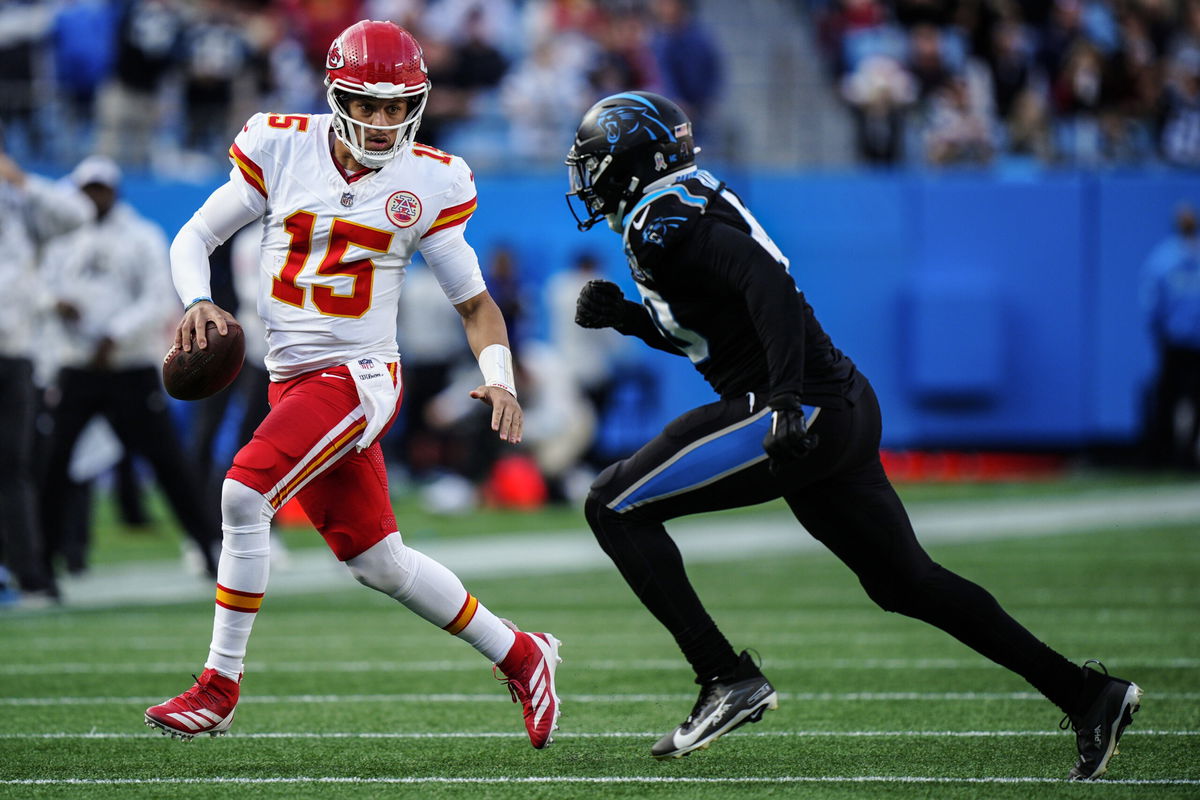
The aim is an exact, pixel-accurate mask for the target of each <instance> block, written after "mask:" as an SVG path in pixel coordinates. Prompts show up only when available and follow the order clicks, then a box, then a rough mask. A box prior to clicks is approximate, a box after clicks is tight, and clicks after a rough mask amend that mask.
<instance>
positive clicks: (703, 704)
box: [650, 650, 779, 759]
mask: <svg viewBox="0 0 1200 800" xmlns="http://www.w3.org/2000/svg"><path fill="white" fill-rule="evenodd" d="M776 708H779V695H778V694H776V692H775V687H773V686H771V682H770V681H768V680H767V679H766V678H765V677H763V674H762V672H760V671H759V669H758V667H757V666H756V665H755V664H754V662H753V661H751V660H750V655H749V654H748V653H746V651H744V650H743V651H742V654H741V658H740V660H739V661H738V667H737V670H736V671H735V672H734V674H733V676H732V677H731V678H730V679H729V680H725V681H712V682H710V683H705V684H702V685H701V687H700V697H699V699H697V700H696V705H695V706H693V707H692V713H691V714H689V715H688V718H687V719H685V720H684V721H683V724H682V725H680V726H679V727H678V728H676V729H675V730H673V731H671V732H670V733H668V734H667V735H666V736H664V737H663V738H661V739H659V740H658V742H657V743H656V744H655V745H654V746H653V747H651V748H650V755H652V756H654V757H655V758H657V759H667V758H680V757H681V756H686V755H687V754H688V753H690V752H692V751H693V750H703V749H705V748H707V747H708V746H709V745H710V744H712V743H713V742H714V741H715V740H717V739H718V738H720V737H721V736H724V735H725V734H727V733H729V732H730V731H732V730H734V729H735V728H739V727H741V726H742V725H745V724H746V723H747V722H758V721H759V720H761V719H762V716H763V714H764V713H766V712H767V710H768V709H776Z"/></svg>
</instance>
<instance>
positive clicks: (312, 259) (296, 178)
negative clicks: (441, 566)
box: [229, 114, 486, 381]
mask: <svg viewBox="0 0 1200 800" xmlns="http://www.w3.org/2000/svg"><path fill="white" fill-rule="evenodd" d="M332 119H333V116H332V115H331V114H312V115H310V114H287V115H282V114H256V115H255V116H253V117H251V119H250V121H249V122H247V123H246V126H245V127H244V128H243V129H242V132H241V133H239V134H238V136H237V138H236V139H235V140H234V142H233V146H232V147H230V149H229V157H230V160H231V161H232V163H233V168H232V170H231V172H230V181H231V183H232V184H233V185H234V186H236V187H238V189H239V191H240V193H241V198H242V202H243V203H245V205H246V206H247V208H250V209H254V210H257V211H259V213H260V214H261V216H262V218H263V238H262V248H261V257H260V262H259V263H260V272H259V291H258V311H259V314H260V315H261V316H262V319H263V322H264V324H265V326H266V335H267V345H268V353H267V358H266V364H267V368H268V369H269V370H270V372H271V377H272V379H273V380H276V381H282V380H287V379H289V378H293V377H296V376H297V375H301V374H304V373H306V372H311V371H313V370H318V369H325V368H328V367H332V366H335V365H338V364H345V363H347V362H349V361H351V360H353V359H358V358H362V357H365V356H372V357H376V358H380V359H383V360H384V361H396V360H398V359H399V353H398V351H397V346H396V310H397V304H398V301H399V297H400V288H401V285H402V284H403V282H404V273H405V269H406V268H407V267H408V264H409V262H410V261H411V260H412V256H413V254H414V253H415V252H416V251H417V250H420V251H421V252H422V253H423V254H424V255H425V260H426V261H427V262H428V264H429V266H430V269H431V270H432V271H433V273H434V275H435V276H436V277H437V279H438V282H439V283H440V284H441V287H442V291H443V292H445V294H446V297H447V299H448V300H449V301H450V302H451V303H461V302H463V301H465V300H468V299H470V298H472V297H474V296H475V295H477V294H479V293H480V292H482V291H484V289H485V288H486V286H485V284H484V282H483V277H482V275H481V274H480V270H479V260H478V258H477V257H476V255H475V251H474V250H472V249H471V247H470V246H469V245H467V243H466V241H465V239H464V238H463V231H464V228H465V223H466V221H467V220H468V219H469V218H470V216H471V214H472V213H473V212H474V211H475V180H474V176H473V175H472V174H471V170H470V168H469V167H468V166H467V164H466V162H465V161H463V160H462V159H461V158H459V157H457V156H452V155H450V154H448V153H443V152H442V151H441V150H437V149H435V148H432V147H428V146H425V145H421V144H414V145H413V147H412V149H411V150H410V151H409V152H406V153H402V154H401V155H399V156H397V157H396V158H395V159H394V160H393V161H391V162H389V163H388V164H387V165H386V166H384V167H382V168H381V169H379V170H363V171H362V172H359V173H357V174H353V175H348V174H347V173H346V172H345V171H344V170H343V169H342V168H341V166H340V165H338V164H337V162H336V161H334V159H333V154H332V152H331V149H330V143H331V139H332V137H331V134H330V125H331V122H332Z"/></svg>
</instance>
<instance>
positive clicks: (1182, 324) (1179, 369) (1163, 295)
mask: <svg viewBox="0 0 1200 800" xmlns="http://www.w3.org/2000/svg"><path fill="white" fill-rule="evenodd" d="M1174 222H1175V225H1174V228H1175V230H1174V231H1173V232H1172V233H1171V234H1170V235H1169V236H1167V238H1166V239H1164V240H1163V241H1162V242H1160V243H1159V244H1158V246H1157V247H1155V248H1154V250H1153V251H1151V253H1150V255H1149V257H1148V258H1147V259H1146V263H1145V265H1144V266H1143V267H1142V281H1143V284H1142V285H1143V304H1144V306H1145V309H1146V318H1147V322H1148V323H1149V325H1150V332H1151V334H1152V336H1153V337H1154V343H1155V346H1156V347H1157V349H1158V375H1157V379H1156V380H1155V382H1154V388H1153V397H1152V399H1151V403H1150V409H1151V413H1150V419H1149V431H1148V442H1147V443H1148V445H1149V456H1150V461H1151V463H1152V464H1153V465H1154V466H1159V467H1182V468H1185V469H1194V468H1195V467H1196V466H1197V465H1200V232H1198V231H1197V222H1196V210H1195V209H1194V208H1193V207H1192V206H1190V205H1182V206H1180V208H1179V209H1178V210H1177V211H1176V212H1175V220H1174Z"/></svg>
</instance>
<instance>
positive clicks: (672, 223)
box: [642, 217, 687, 247]
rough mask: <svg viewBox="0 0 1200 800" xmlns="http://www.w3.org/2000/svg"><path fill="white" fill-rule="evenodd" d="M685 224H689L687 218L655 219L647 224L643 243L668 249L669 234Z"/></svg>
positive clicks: (643, 232) (643, 234)
mask: <svg viewBox="0 0 1200 800" xmlns="http://www.w3.org/2000/svg"><path fill="white" fill-rule="evenodd" d="M684 222H687V217H655V218H654V219H652V220H650V221H649V222H647V223H646V227H645V229H644V230H643V231H642V241H645V242H648V243H649V244H656V245H658V246H659V247H666V246H667V244H666V237H667V234H668V233H670V232H671V231H673V230H675V229H676V228H678V227H679V226H680V225H681V224H683V223H684Z"/></svg>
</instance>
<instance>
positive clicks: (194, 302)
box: [183, 297, 212, 314]
mask: <svg viewBox="0 0 1200 800" xmlns="http://www.w3.org/2000/svg"><path fill="white" fill-rule="evenodd" d="M205 301H207V302H209V303H211V302H212V298H211V297H197V298H196V299H195V300H193V301H192V302H190V303H188V304H187V305H186V306H184V307H183V313H185V314H186V313H187V312H188V310H189V309H190V308H191V307H192V306H194V305H196V303H203V302H205Z"/></svg>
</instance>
